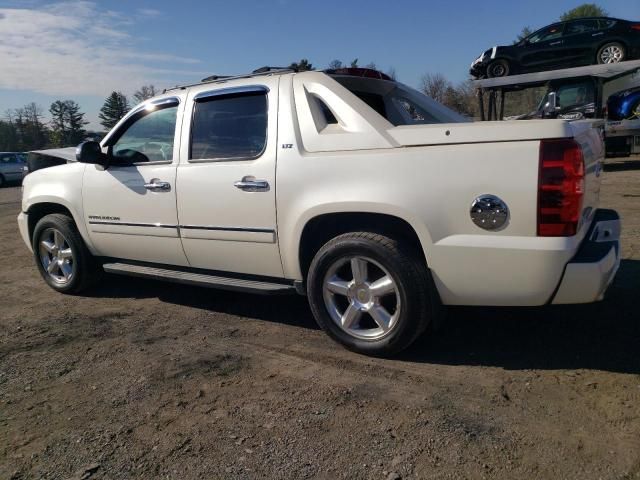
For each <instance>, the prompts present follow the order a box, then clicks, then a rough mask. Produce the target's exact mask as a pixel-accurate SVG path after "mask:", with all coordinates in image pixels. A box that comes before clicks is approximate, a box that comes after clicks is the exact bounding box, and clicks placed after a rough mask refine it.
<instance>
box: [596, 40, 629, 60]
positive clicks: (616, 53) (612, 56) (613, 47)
mask: <svg viewBox="0 0 640 480" xmlns="http://www.w3.org/2000/svg"><path fill="white" fill-rule="evenodd" d="M625 58H626V52H625V49H624V45H622V44H621V43H618V42H611V43H605V44H604V45H603V46H601V47H600V49H599V50H598V55H597V58H596V60H597V62H598V63H600V64H604V63H620V62H622V61H624V60H625Z"/></svg>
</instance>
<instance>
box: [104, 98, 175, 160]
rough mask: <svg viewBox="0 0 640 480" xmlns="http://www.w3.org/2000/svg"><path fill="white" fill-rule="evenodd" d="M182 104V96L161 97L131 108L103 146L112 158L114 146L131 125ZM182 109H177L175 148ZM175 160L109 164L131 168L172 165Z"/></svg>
mask: <svg viewBox="0 0 640 480" xmlns="http://www.w3.org/2000/svg"><path fill="white" fill-rule="evenodd" d="M151 105H153V106H154V107H158V108H154V109H153V110H149V109H148V107H149V106H151ZM179 105H180V97H166V98H160V99H158V100H152V101H151V102H146V103H143V104H141V105H139V106H137V107H136V108H134V109H133V110H131V111H130V112H129V113H127V115H125V117H124V121H123V123H122V125H121V126H120V127H119V128H118V129H117V130H113V131H112V133H110V134H109V135H107V137H106V138H105V139H104V140H103V142H102V145H101V147H107V155H108V156H109V157H110V158H112V157H113V146H114V145H115V144H116V143H118V140H120V138H121V137H122V136H123V135H124V134H125V133H126V131H127V130H128V129H129V127H130V126H131V125H133V124H134V123H135V122H137V121H138V120H140V119H141V118H143V117H146V116H147V115H149V114H151V113H155V112H159V111H161V110H165V109H167V108H173V107H178V106H179ZM179 113H180V110H179V109H178V110H176V126H175V130H174V132H173V136H174V148H175V138H176V137H175V136H176V132H177V131H178V114H179ZM173 162H174V159H171V160H156V161H154V162H134V163H132V164H130V165H117V164H116V165H109V167H110V168H130V167H143V166H145V165H150V166H151V165H170V164H172V163H173Z"/></svg>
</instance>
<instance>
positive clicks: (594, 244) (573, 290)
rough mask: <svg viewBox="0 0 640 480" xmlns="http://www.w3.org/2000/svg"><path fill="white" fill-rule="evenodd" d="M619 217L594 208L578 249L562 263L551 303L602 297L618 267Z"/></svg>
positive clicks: (582, 301)
mask: <svg viewBox="0 0 640 480" xmlns="http://www.w3.org/2000/svg"><path fill="white" fill-rule="evenodd" d="M620 228H621V224H620V217H619V216H618V213H617V212H616V211H614V210H598V211H597V212H596V215H595V218H594V220H593V223H592V225H591V228H590V229H589V232H588V234H587V236H586V237H585V240H584V241H583V242H582V245H581V246H580V249H579V250H578V253H577V254H576V255H575V256H574V257H573V258H572V259H571V261H570V262H569V263H567V266H566V267H565V270H564V274H563V276H562V280H561V281H560V285H559V287H558V289H557V291H556V294H555V295H554V297H553V300H552V302H551V303H553V304H567V303H590V302H597V301H599V300H602V299H603V298H604V294H605V292H606V291H607V288H608V287H609V285H611V282H613V279H614V277H615V275H616V272H617V271H618V268H619V267H620Z"/></svg>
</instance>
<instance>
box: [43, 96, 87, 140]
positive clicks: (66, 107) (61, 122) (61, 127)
mask: <svg viewBox="0 0 640 480" xmlns="http://www.w3.org/2000/svg"><path fill="white" fill-rule="evenodd" d="M49 112H50V113H51V122H50V123H51V134H50V143H51V145H52V146H54V147H69V146H73V145H77V144H79V143H80V142H82V140H83V138H84V136H85V135H86V131H85V129H84V126H85V125H86V124H87V123H88V122H86V121H85V120H84V113H82V112H81V111H80V105H78V104H77V103H76V102H74V101H73V100H64V101H63V100H56V101H55V102H53V103H52V104H51V107H50V108H49Z"/></svg>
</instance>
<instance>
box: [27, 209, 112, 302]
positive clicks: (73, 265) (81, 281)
mask: <svg viewBox="0 0 640 480" xmlns="http://www.w3.org/2000/svg"><path fill="white" fill-rule="evenodd" d="M32 246H33V255H34V257H35V260H36V265H37V266H38V270H39V271H40V275H42V278H43V279H44V280H45V282H47V284H48V285H49V286H50V287H51V288H53V289H54V290H57V291H58V292H62V293H79V292H81V291H82V290H85V289H86V288H88V287H90V286H92V285H93V284H94V283H95V282H96V281H98V280H99V279H100V278H101V276H102V269H101V268H100V266H99V265H98V264H97V262H96V261H95V259H94V258H93V256H92V255H91V253H90V252H89V250H88V249H87V247H86V245H85V244H84V241H83V240H82V237H81V236H80V232H78V229H77V228H76V225H75V223H74V222H73V220H72V219H71V218H69V217H68V216H67V215H63V214H59V213H54V214H50V215H46V216H45V217H43V218H42V219H40V221H39V222H38V223H37V224H36V227H35V229H34V231H33V245H32Z"/></svg>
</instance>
